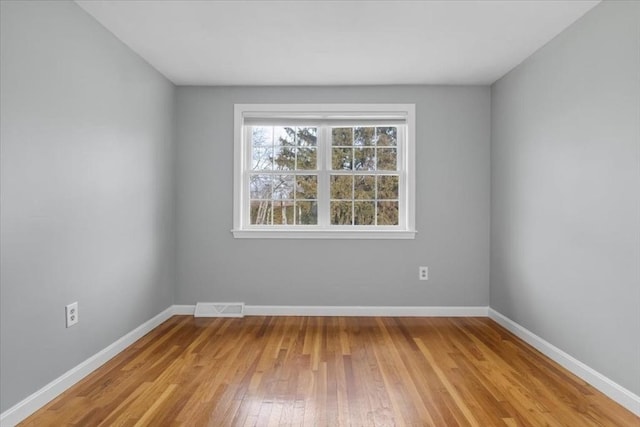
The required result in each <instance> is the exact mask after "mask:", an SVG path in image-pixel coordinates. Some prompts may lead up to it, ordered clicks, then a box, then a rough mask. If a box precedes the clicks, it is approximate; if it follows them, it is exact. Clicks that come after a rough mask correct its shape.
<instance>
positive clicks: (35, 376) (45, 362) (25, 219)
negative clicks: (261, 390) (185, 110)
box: [0, 1, 174, 411]
mask: <svg viewBox="0 0 640 427" xmlns="http://www.w3.org/2000/svg"><path fill="white" fill-rule="evenodd" d="M0 7H1V10H0V15H1V23H0V27H1V37H0V40H1V45H0V49H1V61H0V62H1V68H0V76H1V77H0V82H1V83H0V84H1V86H0V108H1V135H0V141H1V143H0V150H1V158H2V160H1V190H0V194H1V211H0V213H1V215H0V217H1V222H0V227H1V228H0V230H1V239H0V240H1V244H2V247H1V259H0V262H1V265H0V267H1V280H0V292H1V294H0V300H1V310H0V313H1V319H0V325H1V329H0V344H1V346H0V348H1V352H0V377H1V378H2V381H1V389H0V395H1V402H0V411H5V410H6V409H8V408H9V407H10V406H12V405H13V404H15V403H17V402H18V401H20V400H21V399H23V398H24V397H26V396H28V395H30V394H31V393H33V392H35V391H37V390H38V389H39V388H40V387H42V386H44V385H46V384H47V383H48V382H50V381H51V380H53V379H55V378H57V377H59V376H60V375H61V374H63V373H64V372H65V371H67V370H68V369H71V368H73V367H75V366H76V365H78V364H79V363H80V362H82V361H84V360H85V359H87V358H88V357H90V356H92V355H94V354H95V353H97V352H98V351H99V350H101V349H103V348H105V347H106V346H107V345H109V344H111V343H113V342H114V341H116V340H117V339H118V338H120V337H121V336H122V335H124V334H126V333H127V332H130V331H131V330H133V329H134V328H136V327H137V326H139V325H140V324H142V323H143V322H144V321H146V320H148V319H150V318H151V317H153V316H154V315H156V314H158V313H159V312H161V311H162V310H163V309H165V308H166V307H168V306H169V305H171V304H172V302H173V290H174V283H173V282H174V277H173V259H174V253H173V241H174V235H173V200H172V197H173V191H172V190H171V188H172V187H171V186H172V181H173V177H172V161H173V143H172V140H173V138H172V132H173V126H172V120H173V119H172V116H173V90H174V88H173V85H172V84H170V83H169V82H168V81H167V80H166V79H165V78H164V77H162V76H161V75H160V74H159V73H157V72H156V71H155V70H153V69H152V68H151V67H150V66H149V65H148V64H146V63H145V62H144V61H142V60H141V59H140V58H139V57H138V56H136V55H135V54H133V53H132V52H131V51H130V50H129V49H128V48H127V47H125V46H124V45H123V44H122V43H121V42H119V41H118V40H117V39H115V37H113V35H111V34H110V33H109V32H108V31H106V30H105V29H104V28H103V27H101V26H100V25H99V24H98V23H97V22H96V21H95V20H94V19H93V18H91V17H90V16H89V15H87V14H86V13H85V12H84V11H83V10H82V9H80V8H79V7H78V6H77V5H76V4H74V3H72V2H66V1H65V2H60V1H55V2H54V1H44V2H5V1H3V2H1V6H0ZM73 301H78V302H79V315H80V323H79V324H78V325H76V326H74V327H72V328H70V329H65V315H64V306H65V304H68V303H70V302H73Z"/></svg>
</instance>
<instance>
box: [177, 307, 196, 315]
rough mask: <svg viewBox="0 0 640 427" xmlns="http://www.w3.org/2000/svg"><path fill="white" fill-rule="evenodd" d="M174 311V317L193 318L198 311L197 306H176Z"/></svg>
mask: <svg viewBox="0 0 640 427" xmlns="http://www.w3.org/2000/svg"><path fill="white" fill-rule="evenodd" d="M172 309H173V313H172V314H173V315H179V316H185V315H187V316H193V314H194V313H195V311H196V306H195V305H174V306H173V307H172Z"/></svg>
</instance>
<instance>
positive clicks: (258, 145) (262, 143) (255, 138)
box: [251, 126, 273, 170]
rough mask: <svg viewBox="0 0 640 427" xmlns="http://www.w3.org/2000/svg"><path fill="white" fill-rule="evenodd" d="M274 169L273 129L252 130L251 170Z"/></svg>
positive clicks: (255, 128)
mask: <svg viewBox="0 0 640 427" xmlns="http://www.w3.org/2000/svg"><path fill="white" fill-rule="evenodd" d="M272 168H273V129H272V128H271V127H267V126H254V127H253V128H251V169H252V170H271V169H272Z"/></svg>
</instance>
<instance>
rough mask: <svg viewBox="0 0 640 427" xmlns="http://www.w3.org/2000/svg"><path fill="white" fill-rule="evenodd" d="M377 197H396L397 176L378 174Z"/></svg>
mask: <svg viewBox="0 0 640 427" xmlns="http://www.w3.org/2000/svg"><path fill="white" fill-rule="evenodd" d="M378 199H398V177H397V176H384V175H383V176H378Z"/></svg>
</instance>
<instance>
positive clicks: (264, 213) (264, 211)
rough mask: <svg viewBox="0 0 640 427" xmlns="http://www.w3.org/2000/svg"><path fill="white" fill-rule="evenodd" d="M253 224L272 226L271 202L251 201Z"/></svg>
mask: <svg viewBox="0 0 640 427" xmlns="http://www.w3.org/2000/svg"><path fill="white" fill-rule="evenodd" d="M251 224H267V225H271V224H272V223H271V200H252V201H251Z"/></svg>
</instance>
